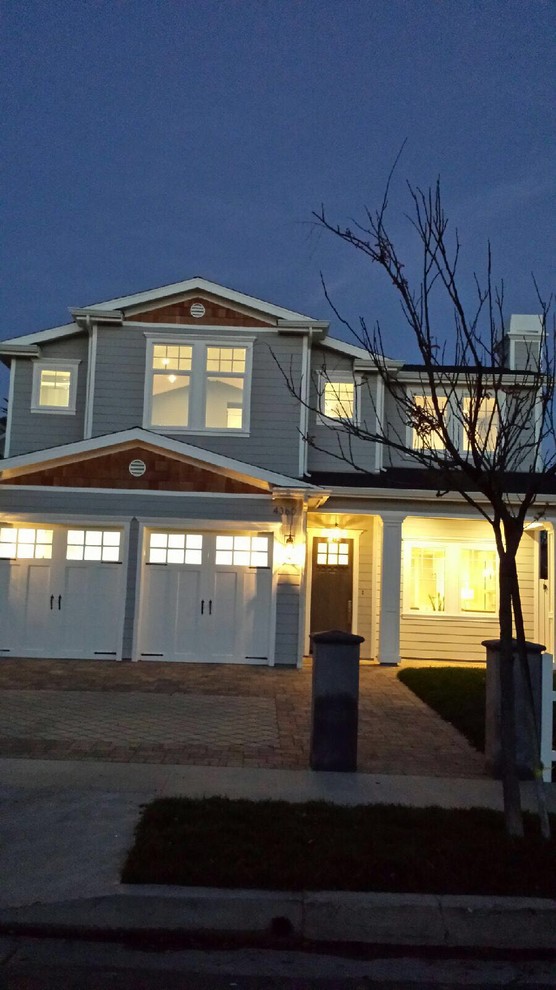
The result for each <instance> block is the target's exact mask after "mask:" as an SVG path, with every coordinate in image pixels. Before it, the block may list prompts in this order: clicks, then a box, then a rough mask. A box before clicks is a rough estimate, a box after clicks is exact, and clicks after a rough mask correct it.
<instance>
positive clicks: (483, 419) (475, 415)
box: [463, 396, 498, 450]
mask: <svg viewBox="0 0 556 990" xmlns="http://www.w3.org/2000/svg"><path fill="white" fill-rule="evenodd" d="M473 436H474V437H475V440H476V443H477V446H478V447H479V450H494V448H495V447H496V439H497V437H498V409H497V406H496V400H495V399H494V398H489V397H485V398H484V399H481V401H480V403H479V404H478V408H477V402H476V401H475V402H473V400H472V399H470V398H469V396H467V397H466V398H464V400H463V449H464V450H471V440H470V437H473Z"/></svg>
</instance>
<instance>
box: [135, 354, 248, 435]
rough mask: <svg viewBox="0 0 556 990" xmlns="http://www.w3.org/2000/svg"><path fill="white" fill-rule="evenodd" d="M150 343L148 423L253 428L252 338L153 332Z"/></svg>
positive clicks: (222, 429) (193, 428) (196, 429)
mask: <svg viewBox="0 0 556 990" xmlns="http://www.w3.org/2000/svg"><path fill="white" fill-rule="evenodd" d="M147 344H148V346H147V378H146V395H145V410H146V412H145V425H146V426H148V427H150V428H153V429H161V430H170V431H171V432H180V431H182V430H183V431H185V430H188V431H191V432H196V433H203V432H208V431H217V432H228V431H235V432H238V433H247V432H248V431H249V392H250V379H251V354H252V342H251V341H246V340H242V341H238V340H233V341H232V340H228V339H227V340H226V341H223V340H195V339H192V340H191V339H190V340H189V342H187V343H184V342H183V338H172V339H168V338H164V339H162V338H160V337H153V338H150V339H148V342H147Z"/></svg>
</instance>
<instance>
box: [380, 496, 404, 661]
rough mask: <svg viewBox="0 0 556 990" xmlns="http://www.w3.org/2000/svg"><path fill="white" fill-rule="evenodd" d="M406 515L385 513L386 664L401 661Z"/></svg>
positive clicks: (382, 596)
mask: <svg viewBox="0 0 556 990" xmlns="http://www.w3.org/2000/svg"><path fill="white" fill-rule="evenodd" d="M404 518H405V517H404V516H400V515H398V514H397V513H394V512H384V513H381V519H382V579H381V583H380V633H379V641H378V661H379V663H382V664H398V663H399V662H400V589H401V575H402V523H403V521H404Z"/></svg>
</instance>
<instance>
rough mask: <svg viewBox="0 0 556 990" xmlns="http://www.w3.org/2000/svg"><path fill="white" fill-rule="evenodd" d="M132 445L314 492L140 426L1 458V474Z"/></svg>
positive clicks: (270, 484) (278, 485) (267, 483)
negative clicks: (154, 449)
mask: <svg viewBox="0 0 556 990" xmlns="http://www.w3.org/2000/svg"><path fill="white" fill-rule="evenodd" d="M134 444H135V445H137V444H139V445H144V446H146V447H149V448H151V449H152V448H156V449H158V450H162V451H165V452H166V453H168V454H173V455H174V456H175V455H178V456H180V455H181V456H182V457H183V458H186V459H187V460H188V461H190V462H192V463H195V464H198V465H200V466H202V467H207V468H209V467H210V468H213V469H219V470H220V471H222V472H225V473H227V474H229V475H230V476H232V477H236V478H240V479H251V480H252V481H254V482H259V483H260V485H261V488H266V490H270V489H271V488H288V489H298V490H306V491H307V492H310V491H313V492H315V491H317V488H316V486H315V485H312V484H311V483H310V482H306V481H299V479H297V478H290V477H289V476H288V475H284V474H279V473H278V472H276V471H267V470H265V469H264V468H260V467H256V466H255V465H253V464H246V463H245V461H238V460H236V459H235V458H232V457H225V456H224V455H223V454H215V453H213V452H212V451H210V450H205V449H204V448H202V447H195V446H194V445H193V444H189V443H182V442H181V441H179V440H171V439H170V438H169V437H165V436H162V435H161V434H159V433H151V432H150V430H143V429H141V428H140V427H135V428H134V429H131V430H121V431H120V432H118V433H108V434H106V435H105V436H101V437H92V439H90V440H78V441H76V442H74V443H67V444H62V445H61V446H58V447H49V448H48V449H47V450H35V451H33V452H32V453H29V454H19V455H17V456H16V457H7V458H5V459H4V460H0V477H2V478H3V479H6V480H7V479H9V478H10V477H11V476H14V475H16V474H19V473H20V472H21V471H32V470H36V469H37V467H38V465H42V466H44V467H49V466H54V465H56V464H61V463H63V462H64V461H68V460H72V459H79V458H80V457H94V456H95V455H96V454H100V453H102V452H104V453H107V452H108V451H109V450H110V449H115V448H118V447H119V448H121V447H124V446H132V445H134Z"/></svg>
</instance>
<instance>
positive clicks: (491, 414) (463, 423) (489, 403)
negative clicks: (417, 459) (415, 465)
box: [408, 389, 499, 453]
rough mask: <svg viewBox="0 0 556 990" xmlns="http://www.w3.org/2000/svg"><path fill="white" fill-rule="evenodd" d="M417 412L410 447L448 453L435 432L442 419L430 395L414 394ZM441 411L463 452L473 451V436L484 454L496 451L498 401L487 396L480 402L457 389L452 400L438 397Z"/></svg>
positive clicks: (413, 418)
mask: <svg viewBox="0 0 556 990" xmlns="http://www.w3.org/2000/svg"><path fill="white" fill-rule="evenodd" d="M411 397H412V401H413V406H414V412H413V413H412V422H411V423H410V425H409V427H408V445H410V446H411V448H412V449H413V450H425V451H426V450H430V451H435V450H436V451H441V450H444V446H445V444H444V439H443V436H442V432H441V431H440V430H438V429H435V426H436V425H437V424H438V420H439V416H438V414H437V411H436V409H435V406H434V402H433V398H432V396H431V395H430V394H426V393H416V392H413V393H412V396H411ZM437 402H438V412H439V414H440V418H441V420H442V422H443V424H444V426H445V428H446V429H447V430H448V433H449V436H450V438H451V440H452V442H453V443H454V444H455V446H456V447H457V448H458V449H459V450H461V451H462V452H463V453H468V452H469V451H470V450H471V440H470V437H474V438H475V442H476V444H477V446H478V449H479V450H480V451H492V450H494V448H495V447H496V440H497V436H498V429H499V416H498V407H497V404H496V400H495V399H494V398H492V397H490V396H484V397H483V398H482V399H481V400H480V402H479V401H478V400H477V399H476V398H474V397H472V396H470V395H469V393H468V394H467V395H465V394H464V393H463V390H460V389H458V390H457V391H456V390H455V389H454V390H453V391H452V394H451V395H450V398H449V399H448V397H447V396H443V395H438V396H437Z"/></svg>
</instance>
